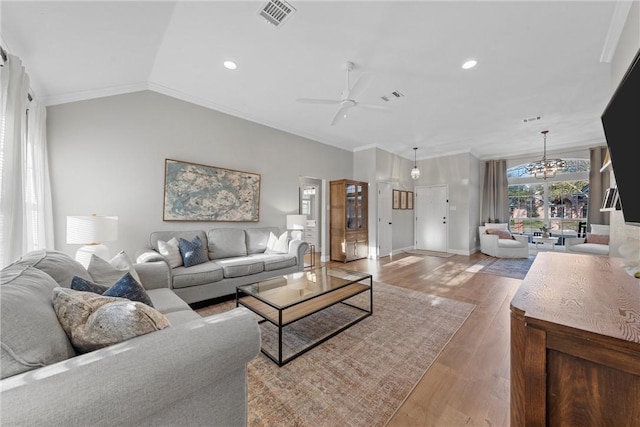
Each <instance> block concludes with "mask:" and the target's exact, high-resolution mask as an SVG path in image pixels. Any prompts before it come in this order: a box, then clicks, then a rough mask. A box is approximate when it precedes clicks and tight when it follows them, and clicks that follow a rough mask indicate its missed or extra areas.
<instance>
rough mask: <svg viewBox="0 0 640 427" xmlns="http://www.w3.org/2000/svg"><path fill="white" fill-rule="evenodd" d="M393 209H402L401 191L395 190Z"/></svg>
mask: <svg viewBox="0 0 640 427" xmlns="http://www.w3.org/2000/svg"><path fill="white" fill-rule="evenodd" d="M391 208H392V209H400V190H393V205H392V207H391Z"/></svg>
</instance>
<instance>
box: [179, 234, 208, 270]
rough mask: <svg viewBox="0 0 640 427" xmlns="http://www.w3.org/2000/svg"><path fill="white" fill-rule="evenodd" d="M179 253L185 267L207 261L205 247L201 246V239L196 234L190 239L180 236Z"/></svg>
mask: <svg viewBox="0 0 640 427" xmlns="http://www.w3.org/2000/svg"><path fill="white" fill-rule="evenodd" d="M178 244H179V245H180V254H182V262H183V263H184V266H185V267H191V266H193V265H198V264H202V263H205V262H207V261H209V256H208V255H207V251H206V249H205V248H204V247H203V246H202V240H200V237H198V236H196V237H195V238H194V239H193V240H192V241H188V240H185V239H183V238H182V237H181V238H180V241H179V242H178Z"/></svg>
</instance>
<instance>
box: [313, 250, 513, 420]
mask: <svg viewBox="0 0 640 427" xmlns="http://www.w3.org/2000/svg"><path fill="white" fill-rule="evenodd" d="M485 258H487V256H486V255H483V254H481V253H476V254H473V255H471V256H462V255H454V256H452V257H449V258H439V257H431V256H417V255H409V254H400V255H394V256H391V257H385V258H381V259H379V260H369V259H364V260H357V261H352V262H349V263H347V264H343V263H337V262H328V263H326V265H332V266H336V267H341V268H348V269H350V270H356V271H366V272H369V273H370V274H372V275H373V278H374V280H376V281H380V282H384V283H389V284H392V285H396V286H401V287H405V288H408V289H414V290H418V291H422V292H425V293H429V294H433V295H439V296H443V297H446V298H451V299H455V300H460V301H465V302H470V303H473V304H475V305H476V308H475V310H474V311H473V312H472V313H471V315H470V317H469V318H468V319H467V321H466V322H465V323H464V325H463V326H462V327H461V328H460V329H459V330H458V332H457V333H456V335H455V336H454V337H453V338H452V340H451V341H450V342H449V344H448V345H447V346H446V347H445V348H444V350H443V351H442V353H441V354H440V355H439V356H438V358H437V359H436V361H435V362H434V364H433V365H432V366H431V367H430V368H429V370H428V371H427V372H426V374H425V375H424V376H423V378H422V379H421V380H420V382H419V383H418V384H417V386H416V387H415V388H414V390H413V391H412V393H411V394H410V395H409V396H408V398H407V400H406V401H405V402H404V404H403V405H402V406H401V407H400V408H399V409H398V411H397V412H396V414H395V415H394V416H393V417H392V419H391V420H390V422H389V423H388V424H387V427H397V426H508V425H509V354H510V353H509V324H510V323H509V322H510V320H509V319H510V318H509V304H510V302H511V299H512V298H513V295H514V294H515V292H516V290H517V289H518V287H519V286H520V284H521V283H522V281H521V280H518V279H511V278H507V277H500V276H494V275H489V274H474V273H469V272H466V271H465V270H466V269H467V268H468V267H470V266H472V265H473V264H475V263H476V262H478V261H479V260H481V259H485ZM319 264H322V263H320V262H318V263H317V264H316V265H319Z"/></svg>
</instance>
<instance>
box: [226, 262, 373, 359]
mask: <svg viewBox="0 0 640 427" xmlns="http://www.w3.org/2000/svg"><path fill="white" fill-rule="evenodd" d="M366 292H369V294H368V298H366V296H367V295H366ZM363 293H365V294H364V296H360V297H356V296H357V295H359V294H363ZM354 297H356V298H355V299H354ZM350 299H351V301H348V300H350ZM356 300H358V301H356ZM363 302H364V304H363ZM338 304H340V305H341V306H342V307H341V308H338V307H334V306H336V305H338ZM236 306H244V307H246V308H248V309H249V310H251V311H253V312H254V313H256V314H257V315H258V316H260V318H261V319H262V320H260V323H263V322H268V323H270V324H271V325H273V326H272V328H273V327H275V329H277V332H276V333H277V340H276V338H275V337H274V339H273V346H272V347H271V349H270V348H267V347H268V346H267V345H265V338H266V337H265V335H264V334H263V342H262V348H261V351H262V353H264V354H265V355H266V356H267V357H268V358H269V359H271V360H272V361H274V362H275V363H277V364H278V366H283V365H285V364H286V363H288V362H290V361H292V360H293V359H295V358H296V357H298V356H300V355H302V354H303V353H306V352H307V351H309V350H311V349H312V348H314V347H316V346H318V345H319V344H321V343H323V342H325V341H327V340H328V339H329V338H331V337H333V336H335V335H337V334H339V333H340V332H342V331H344V330H345V329H347V328H349V327H351V326H353V325H354V324H356V323H358V322H360V321H361V320H363V319H364V318H366V317H368V316H370V315H371V314H372V313H373V277H372V276H371V275H370V274H366V273H361V272H356V271H349V270H344V269H340V268H331V267H326V266H325V267H321V268H316V269H313V270H306V271H303V272H298V273H292V274H287V275H285V276H280V277H276V278H273V279H269V280H265V281H262V282H258V283H254V284H252V285H244V286H238V287H237V288H236ZM342 308H344V310H343V311H345V313H344V315H343V314H342V313H340V315H341V316H340V317H341V319H342V318H343V317H344V319H345V320H344V322H343V323H340V324H336V325H335V329H332V330H329V331H327V332H326V333H324V334H322V335H321V336H318V337H316V338H315V339H313V340H312V341H309V342H305V341H304V340H302V341H301V340H300V339H299V338H300V337H299V336H300V335H304V334H305V329H306V328H308V329H309V330H311V329H317V328H315V327H313V328H312V327H311V326H309V327H307V326H306V325H305V326H301V327H299V329H300V330H298V331H296V338H295V339H293V338H292V341H296V342H297V343H298V344H297V345H298V346H299V347H298V348H296V349H295V350H294V351H293V354H287V355H283V338H287V337H286V336H285V334H284V333H283V330H284V328H285V327H286V326H290V327H292V328H294V327H295V326H294V324H296V323H298V322H300V321H302V320H303V319H306V318H309V319H307V322H312V323H310V324H309V325H314V324H315V325H320V327H319V328H320V329H321V328H322V327H327V325H329V326H331V325H332V322H331V321H330V320H334V319H330V317H331V316H332V310H333V312H335V313H336V314H338V313H337V311H336V310H338V309H342ZM347 311H348V313H347ZM311 316H315V317H317V316H325V317H324V318H318V319H311ZM335 317H338V316H335ZM313 322H315V323H313ZM301 323H302V322H300V324H301ZM296 326H297V325H296ZM310 335H311V334H310ZM305 339H306V338H305ZM299 341H301V342H303V344H299ZM284 345H287V343H286V342H285V343H284ZM300 345H302V346H301V347H300ZM274 347H277V349H274Z"/></svg>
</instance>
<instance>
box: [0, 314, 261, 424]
mask: <svg viewBox="0 0 640 427" xmlns="http://www.w3.org/2000/svg"><path fill="white" fill-rule="evenodd" d="M259 351H260V329H259V327H258V323H257V321H256V319H255V317H254V315H253V313H251V312H250V311H249V310H247V309H245V308H243V307H240V308H236V309H233V310H230V311H228V312H225V313H222V314H218V315H213V316H209V317H206V318H202V319H197V320H193V321H191V322H187V323H183V324H180V325H177V326H171V327H169V328H167V329H163V330H161V331H157V332H153V333H150V334H147V335H143V336H140V337H136V338H133V339H131V340H128V341H125V342H123V343H120V344H116V345H113V346H110V347H107V348H103V349H100V350H97V351H93V352H91V353H87V354H83V355H80V356H77V357H74V358H71V359H68V360H65V361H63V362H59V363H56V364H53V365H50V366H47V367H44V368H40V369H37V370H34V371H30V372H25V373H23V374H19V375H15V376H13V377H9V378H5V379H3V380H2V381H0V402H1V403H0V405H1V406H0V414H1V415H0V423H1V424H2V425H59V426H89V425H91V426H98V425H110V426H120V425H131V426H134V425H135V426H140V425H154V424H155V425H160V424H163V425H179V424H181V423H182V424H183V425H184V424H192V425H196V424H200V423H202V425H204V424H207V425H214V424H217V425H231V424H234V423H235V424H238V425H244V424H245V423H246V402H247V401H246V399H247V397H246V381H247V378H246V375H247V371H246V369H247V366H246V365H247V363H248V362H249V361H250V360H252V359H253V358H254V357H255V356H256V355H257V354H258V352H259ZM214 393H215V394H214ZM194 402H195V403H194ZM180 420H182V421H180Z"/></svg>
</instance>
